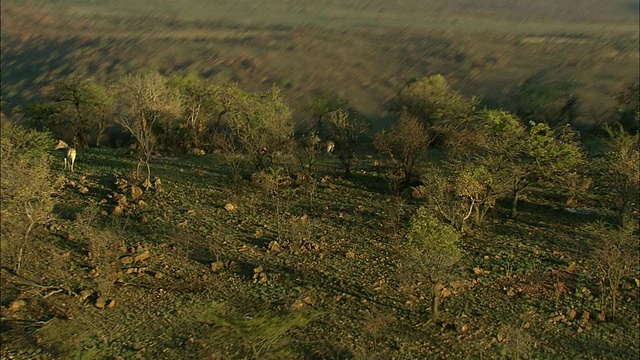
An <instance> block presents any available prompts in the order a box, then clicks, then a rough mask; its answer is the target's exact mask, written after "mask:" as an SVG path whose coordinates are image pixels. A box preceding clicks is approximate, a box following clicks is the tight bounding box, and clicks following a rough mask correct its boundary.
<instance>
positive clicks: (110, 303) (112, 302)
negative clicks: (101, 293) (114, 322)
mask: <svg viewBox="0 0 640 360" xmlns="http://www.w3.org/2000/svg"><path fill="white" fill-rule="evenodd" d="M114 306H116V301H115V300H114V299H109V300H108V301H107V307H108V308H112V307H114Z"/></svg>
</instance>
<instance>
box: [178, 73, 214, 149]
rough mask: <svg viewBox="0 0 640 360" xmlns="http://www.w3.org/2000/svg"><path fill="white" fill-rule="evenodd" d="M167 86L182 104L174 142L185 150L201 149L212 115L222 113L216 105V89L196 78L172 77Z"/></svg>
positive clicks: (208, 131)
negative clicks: (177, 142)
mask: <svg viewBox="0 0 640 360" xmlns="http://www.w3.org/2000/svg"><path fill="white" fill-rule="evenodd" d="M169 85H170V86H171V87H173V88H175V89H177V91H178V92H179V93H180V99H181V103H182V116H181V118H180V120H179V121H178V124H177V125H178V132H179V136H178V138H177V139H176V140H179V141H180V142H181V146H182V147H183V148H185V149H188V148H201V147H203V146H204V145H205V143H206V142H207V138H208V136H209V135H210V130H211V126H212V124H211V121H212V117H213V115H214V114H219V113H220V112H221V111H224V109H222V110H220V107H219V105H218V101H217V95H218V91H217V89H218V88H217V87H216V86H214V85H213V84H211V83H209V82H207V81H205V80H203V79H201V78H199V77H197V76H183V77H173V78H171V79H170V80H169ZM220 116H222V115H219V117H220Z"/></svg>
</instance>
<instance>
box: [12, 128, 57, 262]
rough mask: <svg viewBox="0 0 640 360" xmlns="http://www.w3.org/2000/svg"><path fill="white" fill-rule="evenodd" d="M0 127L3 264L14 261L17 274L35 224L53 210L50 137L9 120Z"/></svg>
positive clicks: (44, 218)
mask: <svg viewBox="0 0 640 360" xmlns="http://www.w3.org/2000/svg"><path fill="white" fill-rule="evenodd" d="M1 126H2V131H1V134H2V137H1V151H2V152H1V154H2V162H1V173H2V177H1V182H2V185H1V190H0V201H1V203H2V208H1V210H0V218H1V219H2V226H1V227H0V229H1V230H0V231H1V235H2V240H1V244H2V245H1V249H2V255H3V256H2V266H3V267H5V266H8V267H9V268H10V267H12V266H10V263H13V267H14V269H15V271H16V273H18V272H20V267H21V265H22V263H23V261H24V256H25V251H26V250H27V244H28V240H29V237H30V235H31V232H32V230H33V229H34V226H36V225H37V224H39V223H42V222H44V221H46V220H47V219H48V217H49V215H50V213H51V211H52V209H53V201H52V198H51V195H52V194H53V192H54V188H53V178H52V175H51V168H50V165H51V156H50V153H49V150H50V148H51V144H52V140H51V138H50V137H49V135H48V134H47V133H43V132H38V131H34V130H26V129H24V128H22V127H20V126H18V125H16V124H14V123H12V122H10V121H8V120H4V119H3V120H2V125H1Z"/></svg>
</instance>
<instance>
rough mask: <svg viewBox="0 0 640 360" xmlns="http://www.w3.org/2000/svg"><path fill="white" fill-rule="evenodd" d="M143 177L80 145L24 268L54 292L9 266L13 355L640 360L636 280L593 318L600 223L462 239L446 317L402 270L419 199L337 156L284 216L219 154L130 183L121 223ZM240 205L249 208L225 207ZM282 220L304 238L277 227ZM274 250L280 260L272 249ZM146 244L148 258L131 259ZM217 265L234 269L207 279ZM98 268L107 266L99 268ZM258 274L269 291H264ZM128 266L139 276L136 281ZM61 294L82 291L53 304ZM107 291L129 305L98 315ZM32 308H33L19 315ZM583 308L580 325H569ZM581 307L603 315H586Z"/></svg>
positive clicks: (533, 215)
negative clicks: (340, 163)
mask: <svg viewBox="0 0 640 360" xmlns="http://www.w3.org/2000/svg"><path fill="white" fill-rule="evenodd" d="M365 166H366V164H365V163H364V161H361V162H358V163H357V164H356V168H357V169H362V168H364V167H365ZM58 167H59V168H58ZM61 167H62V166H61V165H60V164H57V165H56V169H55V170H56V171H62V169H61ZM134 167H135V161H134V160H133V159H131V158H129V157H128V156H127V154H126V152H124V151H120V150H112V149H81V150H80V153H79V161H78V163H77V164H76V169H77V173H76V174H75V175H72V176H68V180H69V181H70V182H68V183H67V184H66V186H65V187H64V188H63V189H61V190H59V191H58V194H57V197H56V202H57V205H56V214H58V216H56V217H55V218H54V220H53V221H52V223H50V224H49V225H48V226H47V228H46V229H45V230H41V231H39V232H38V236H37V239H35V240H34V246H33V248H31V249H30V252H29V255H28V258H27V259H29V261H26V263H25V264H24V265H23V274H24V278H27V279H36V280H37V279H40V280H37V281H40V282H41V284H43V285H46V286H49V287H51V289H50V290H42V289H40V288H38V287H34V286H32V285H27V284H26V282H25V280H24V278H18V277H15V276H13V275H11V274H10V273H7V272H5V271H4V270H3V273H2V286H3V292H2V306H3V307H2V312H3V320H2V321H3V322H2V329H3V330H2V333H1V336H2V344H3V346H2V356H3V357H9V356H17V357H38V358H109V357H116V356H121V357H124V358H158V359H172V358H189V357H197V358H206V357H210V356H217V357H222V358H300V359H302V358H305V359H309V358H311V359H314V358H316V359H321V358H391V357H396V358H439V357H448V358H477V357H478V356H480V355H481V356H483V357H484V358H503V357H504V356H512V357H517V356H527V355H528V356H530V357H532V358H556V357H557V358H578V357H586V358H594V357H596V358H597V357H603V356H604V357H607V358H634V357H637V355H638V353H639V352H640V349H639V348H638V344H637V335H638V327H637V324H638V321H639V320H640V317H639V312H638V304H639V302H638V301H639V299H638V295H637V293H638V292H637V286H636V285H635V284H634V283H632V282H626V283H625V287H624V288H623V290H622V292H621V301H620V304H621V309H620V310H619V316H618V317H617V319H616V320H615V321H614V322H612V321H610V320H608V321H605V322H602V321H598V320H597V319H596V316H597V313H598V308H599V296H598V292H599V287H598V280H597V279H596V278H594V276H593V274H594V273H593V269H592V268H591V265H590V263H589V261H588V258H589V256H590V255H589V253H590V249H591V245H592V244H591V241H592V240H590V238H589V237H588V236H587V234H586V233H585V232H584V230H583V226H582V225H581V224H585V223H589V222H591V221H595V220H597V219H598V218H597V217H590V216H586V217H585V216H584V215H576V214H565V213H564V212H563V211H562V210H560V209H555V208H554V206H553V204H549V202H548V201H547V200H542V199H540V200H536V198H535V197H532V198H530V199H529V201H528V202H524V203H523V204H522V205H523V206H522V208H521V217H520V218H519V220H518V221H511V220H506V219H505V216H504V215H505V214H506V213H507V212H508V209H507V208H502V207H500V208H499V209H498V211H497V212H495V213H492V214H491V215H490V219H489V222H488V223H487V226H486V227H485V228H484V229H482V230H476V231H474V232H473V233H469V234H466V235H465V236H464V237H463V238H462V243H461V246H462V248H463V250H464V256H463V260H462V262H461V266H460V268H459V275H458V276H457V279H456V281H455V282H452V283H450V284H446V286H447V288H448V289H450V290H451V291H452V295H451V296H449V297H447V298H445V299H443V303H442V305H441V320H440V321H439V322H438V323H433V322H430V321H429V318H430V315H429V313H430V311H429V308H430V301H429V298H428V291H429V290H428V289H426V288H424V287H421V286H420V285H418V286H410V285H409V284H410V283H411V281H410V279H406V278H404V277H403V276H402V274H403V268H404V266H405V264H404V261H405V260H404V259H403V258H402V257H401V256H400V254H401V252H400V251H399V246H401V244H402V231H403V230H402V229H404V228H406V226H407V224H408V222H407V220H408V218H409V217H410V216H411V215H412V214H413V213H414V212H415V209H416V208H417V206H419V202H416V201H413V200H407V201H405V202H404V203H403V204H402V209H403V212H402V213H401V214H400V216H399V217H396V216H395V214H396V213H395V211H397V209H396V208H394V207H393V206H392V204H393V201H394V200H392V198H391V197H390V196H389V195H388V194H387V191H386V189H385V185H384V182H382V181H381V180H380V179H378V178H377V176H376V175H375V173H373V172H367V173H362V172H359V171H358V172H356V176H354V177H353V178H352V179H350V180H346V179H343V178H341V177H340V174H339V173H337V172H336V167H337V164H336V163H334V162H333V160H331V159H326V160H323V161H322V162H321V166H320V167H319V173H318V178H324V179H325V180H324V181H323V182H321V183H320V184H319V185H318V188H317V194H316V197H315V200H314V202H313V204H311V205H310V204H309V202H308V196H307V193H306V191H307V190H306V188H305V187H304V186H300V187H298V186H296V185H293V184H292V185H288V186H283V187H282V188H281V192H280V196H281V198H280V201H281V202H280V205H281V209H285V210H286V211H283V212H281V213H276V207H275V205H274V198H273V197H272V196H270V195H268V194H265V193H264V191H263V190H262V189H261V187H260V186H259V185H258V184H255V183H252V182H245V183H243V185H242V186H241V187H240V188H239V189H238V190H236V191H232V187H231V186H230V183H229V174H228V170H227V168H226V165H225V164H224V162H223V159H222V158H221V157H220V156H218V155H205V156H199V157H196V156H187V157H183V158H180V159H179V160H175V159H159V160H154V161H152V172H153V175H154V176H158V177H159V178H160V179H161V182H162V185H161V190H160V189H159V188H156V189H150V190H148V191H145V192H144V195H143V197H142V198H141V200H143V201H144V202H145V203H146V205H144V204H141V203H139V201H138V200H135V201H134V200H132V199H131V198H130V196H129V193H128V188H126V189H125V190H124V193H125V194H126V195H127V196H128V197H129V199H128V205H127V206H126V207H125V213H124V215H122V216H115V215H110V213H111V211H112V210H113V208H114V207H115V203H114V200H113V199H112V198H110V195H111V194H113V193H114V192H122V190H119V189H118V187H117V185H116V180H117V179H124V178H127V174H128V173H130V171H131V170H132V169H133V168H134ZM119 183H120V184H122V182H121V181H120V182H119ZM74 184H75V185H74ZM77 184H82V185H83V186H86V187H87V188H88V190H89V192H88V193H87V194H82V193H80V192H79V191H78V190H77ZM227 202H233V203H234V204H235V205H236V206H237V207H238V209H237V210H236V211H232V212H228V211H226V210H225V209H224V208H223V207H224V205H225V204H226V203H227ZM103 210H104V211H105V212H106V213H107V214H103V215H100V212H101V211H103ZM62 214H64V216H60V215H62ZM91 214H94V215H93V216H92V215H91ZM303 215H306V216H307V217H306V219H302V216H303ZM394 219H396V220H394ZM394 221H396V222H394ZM397 221H399V222H397ZM53 225H55V226H53ZM278 225H279V226H281V228H286V229H290V230H291V231H290V232H286V233H281V234H279V233H278ZM69 234H71V235H73V236H69ZM108 234H111V235H108ZM274 240H277V241H278V242H279V243H280V245H281V246H282V250H281V251H279V252H270V251H267V250H268V246H269V243H270V242H271V241H274ZM92 242H93V243H94V245H91V244H92ZM95 242H99V243H100V244H103V246H102V247H96V246H95ZM109 244H112V245H109ZM41 248H42V249H49V250H47V251H44V250H41ZM92 249H93V250H92ZM96 249H97V250H96ZM100 249H102V250H100ZM144 251H149V253H150V257H149V258H148V259H146V260H142V261H139V262H133V263H129V264H124V263H123V262H122V260H121V259H123V258H126V257H134V256H137V255H139V254H141V253H143V252H144ZM89 252H94V254H92V255H89ZM347 253H352V255H353V256H351V255H347ZM51 254H59V256H52V255H51ZM220 261H221V262H223V263H224V264H225V265H224V266H223V267H222V268H221V269H218V270H216V271H213V270H211V267H210V264H211V263H213V262H220ZM92 264H103V265H100V268H99V271H98V272H97V273H96V271H95V266H94V265H92ZM105 264H112V265H113V266H114V267H112V268H111V267H109V266H107V265H105ZM258 267H262V269H263V270H262V272H263V273H264V274H266V278H267V280H266V282H265V283H259V282H256V280H255V279H257V277H256V275H255V271H256V270H255V269H256V268H258ZM132 268H133V269H142V270H140V271H136V272H131V273H128V271H127V269H132ZM474 269H480V272H479V273H476V272H475V271H474ZM43 272H44V273H46V274H47V275H46V276H45V277H44V280H43V279H41V278H40V276H41V274H42V273H43ZM65 279H66V280H65ZM560 283H562V284H563V285H562V286H564V290H563V291H562V292H560V293H559V294H558V293H557V292H556V287H557V286H558V284H560ZM65 284H67V285H68V286H67V285H65ZM58 287H62V288H65V289H67V288H68V289H70V291H71V295H69V294H67V291H62V292H56V293H53V294H50V295H49V296H46V297H45V295H47V294H49V293H50V292H51V290H53V289H56V288H58ZM82 290H89V291H91V292H92V294H93V295H92V296H91V297H89V298H88V299H87V300H86V301H84V302H82V301H80V299H79V298H78V297H77V295H78V294H80V292H81V291H82ZM100 291H102V295H103V296H105V297H106V298H108V299H113V300H115V306H113V307H112V308H106V309H102V310H101V309H97V308H96V307H95V306H94V303H95V300H96V296H97V295H98V292H100ZM425 296H426V297H425ZM18 297H21V298H24V299H27V305H26V306H25V307H24V308H22V309H20V310H17V311H11V310H9V309H8V307H9V304H11V303H12V302H13V301H14V300H15V299H16V298H18ZM571 308H573V309H575V310H576V311H577V316H576V317H575V318H574V319H571V318H570V317H568V316H567V311H568V310H569V309H571ZM585 311H587V312H589V313H590V315H591V317H590V319H589V320H582V314H583V312H585ZM20 321H23V322H20ZM24 321H31V323H26V322H24ZM25 324H31V325H29V326H27V325H25Z"/></svg>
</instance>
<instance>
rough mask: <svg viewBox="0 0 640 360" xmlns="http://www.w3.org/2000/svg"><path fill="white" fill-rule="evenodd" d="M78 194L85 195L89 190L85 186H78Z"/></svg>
mask: <svg viewBox="0 0 640 360" xmlns="http://www.w3.org/2000/svg"><path fill="white" fill-rule="evenodd" d="M78 192H79V193H80V194H86V193H88V192H89V189H88V188H87V187H86V186H82V185H80V186H78Z"/></svg>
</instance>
